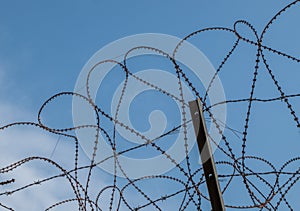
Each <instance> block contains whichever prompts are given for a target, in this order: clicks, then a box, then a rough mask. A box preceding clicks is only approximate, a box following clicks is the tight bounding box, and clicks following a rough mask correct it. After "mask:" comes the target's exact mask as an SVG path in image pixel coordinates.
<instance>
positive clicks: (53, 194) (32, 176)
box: [0, 103, 86, 211]
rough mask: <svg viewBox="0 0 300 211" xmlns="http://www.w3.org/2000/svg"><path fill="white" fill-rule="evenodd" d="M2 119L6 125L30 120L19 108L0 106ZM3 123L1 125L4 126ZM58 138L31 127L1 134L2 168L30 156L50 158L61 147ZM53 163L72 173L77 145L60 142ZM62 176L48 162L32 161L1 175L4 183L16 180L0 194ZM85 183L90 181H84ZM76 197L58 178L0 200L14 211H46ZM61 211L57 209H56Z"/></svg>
mask: <svg viewBox="0 0 300 211" xmlns="http://www.w3.org/2000/svg"><path fill="white" fill-rule="evenodd" d="M0 116H1V119H2V118H4V119H6V120H5V122H6V123H8V122H10V121H12V122H14V121H17V120H18V119H25V118H26V117H30V116H33V115H30V114H29V113H26V112H24V111H22V110H21V109H19V108H18V107H17V106H12V105H9V104H1V103H0ZM3 122H4V121H2V122H1V123H0V125H1V126H3ZM57 140H58V136H54V135H51V134H49V133H47V132H45V131H42V130H41V129H37V128H34V127H30V126H16V127H12V128H8V129H5V130H1V131H0V168H3V167H5V166H7V165H9V164H11V163H13V162H17V161H19V160H22V159H24V158H25V157H30V156H41V157H47V158H49V157H50V156H51V154H52V153H53V149H54V148H55V145H56V143H57ZM51 159H52V160H54V161H56V162H57V163H59V164H60V165H62V166H63V167H64V168H66V169H72V168H73V165H74V144H72V143H70V140H66V139H64V138H60V141H59V142H58V146H57V148H56V151H55V153H53V157H52V158H51ZM60 173H62V172H61V171H59V170H58V169H57V168H55V167H53V166H51V165H49V164H48V163H46V162H41V161H32V162H29V163H26V164H24V165H22V166H20V167H18V168H16V169H14V170H13V171H10V172H7V173H3V174H0V182H3V181H6V180H9V179H12V178H13V179H15V182H14V183H12V184H7V185H4V186H0V192H1V193H2V192H5V191H12V190H14V189H16V188H20V187H22V186H24V185H26V184H30V183H32V182H35V181H38V180H42V179H44V178H47V177H49V176H53V175H57V174H60ZM83 178H84V179H85V178H86V177H83ZM72 197H74V193H73V190H72V188H71V186H70V184H69V183H68V181H67V180H66V179H64V178H58V179H55V180H52V181H49V182H46V183H43V184H41V185H35V186H32V187H30V188H27V189H25V190H22V191H19V192H16V193H14V194H12V195H9V196H6V195H2V196H0V203H3V204H5V205H6V206H9V207H12V208H14V209H15V210H32V211H34V210H44V209H45V208H47V207H48V206H51V205H52V204H54V203H56V202H58V201H61V200H64V199H69V198H72ZM76 205H77V204H76V203H70V204H67V206H61V207H59V210H66V209H67V210H76ZM0 210H2V209H1V208H0ZM56 210H57V209H56Z"/></svg>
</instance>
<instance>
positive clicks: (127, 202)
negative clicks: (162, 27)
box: [0, 0, 300, 210]
mask: <svg viewBox="0 0 300 211" xmlns="http://www.w3.org/2000/svg"><path fill="white" fill-rule="evenodd" d="M298 2H299V1H298V0H297V1H294V2H292V3H290V4H288V5H287V6H285V7H284V8H283V9H281V10H280V11H279V12H278V13H277V14H275V16H273V17H272V18H271V19H270V21H269V22H268V23H267V24H266V26H265V27H264V29H263V30H262V33H261V34H259V33H258V32H257V31H256V29H255V28H254V26H252V25H251V24H250V23H249V22H247V21H245V20H238V21H236V22H235V23H234V26H233V29H231V28H225V27H211V28H205V29H200V30H197V31H195V32H192V33H191V34H189V35H187V36H186V37H185V38H183V39H182V41H181V42H179V43H178V45H177V46H176V47H175V49H174V52H173V53H172V55H169V54H168V53H166V52H164V51H163V50H161V49H158V48H154V47H152V46H137V47H135V48H132V49H130V50H129V51H128V52H126V53H125V54H122V55H120V56H118V57H116V58H120V57H122V56H123V57H124V58H123V61H122V62H119V61H116V60H114V59H116V58H114V59H108V60H104V61H99V62H98V63H96V64H95V65H94V66H93V67H92V68H91V69H90V71H89V72H88V75H87V78H86V84H85V87H84V88H85V89H86V95H83V94H79V93H75V92H61V93H57V94H55V95H53V96H51V97H50V98H49V99H48V100H46V101H45V102H44V103H43V104H42V106H41V108H40V110H39V111H38V119H37V122H16V123H11V124H8V125H5V126H2V127H0V131H4V130H7V129H8V128H11V127H18V126H28V127H34V128H39V129H41V130H44V131H47V132H48V133H51V134H53V135H56V136H58V139H57V142H56V145H55V147H54V150H53V151H52V153H51V155H50V158H46V157H39V156H30V157H26V158H23V159H21V160H19V161H16V162H14V163H11V164H9V165H7V166H3V167H2V166H1V168H0V175H1V174H3V175H4V174H6V173H8V172H13V171H15V170H16V169H18V168H20V167H22V166H24V165H25V164H28V163H31V162H32V161H38V162H40V163H42V164H43V165H44V166H45V167H46V166H50V167H52V168H55V169H58V170H59V171H60V174H56V175H54V176H49V177H48V178H44V179H41V180H38V181H33V182H32V183H28V184H26V185H24V186H21V187H18V188H16V189H10V190H9V191H7V190H6V191H4V192H3V191H2V192H0V196H1V197H3V196H5V197H13V195H14V194H15V193H16V192H20V191H24V190H26V189H28V188H33V187H35V186H37V185H43V184H45V183H47V182H50V181H54V182H55V181H56V180H57V179H58V178H65V179H66V180H67V181H68V183H69V185H70V188H71V190H72V191H73V194H74V198H66V199H63V200H61V201H58V202H56V203H54V204H52V205H50V206H49V207H47V208H45V210H51V209H54V208H55V207H58V206H62V205H66V204H69V203H77V204H78V210H104V209H102V208H101V207H103V203H107V202H108V203H109V204H106V205H105V206H107V207H108V210H123V209H124V207H126V208H127V209H129V210H142V209H144V208H151V209H154V210H163V208H162V207H161V203H162V202H165V201H168V200H170V199H172V198H174V197H177V198H176V199H178V198H180V199H181V200H180V203H179V207H178V209H179V210H186V209H194V210H202V209H203V202H204V201H206V202H209V196H208V195H207V193H206V192H205V191H201V189H203V188H205V178H204V173H203V170H202V167H200V166H199V165H198V166H193V165H192V164H191V162H190V155H189V150H188V138H187V131H188V127H189V126H188V125H191V120H190V119H187V115H186V113H187V112H188V110H189V107H188V102H185V99H184V92H183V83H185V84H187V85H188V87H189V88H190V89H191V91H192V92H193V94H194V96H195V97H197V98H199V99H200V100H201V103H202V105H203V112H204V113H205V114H207V115H208V117H209V118H207V119H206V121H207V122H208V123H210V124H212V125H213V126H214V127H215V128H216V129H217V131H218V133H219V134H220V136H221V138H222V141H221V143H222V144H218V143H217V142H216V141H215V140H214V139H213V138H212V137H211V136H210V139H211V142H212V143H213V144H214V145H215V146H216V147H217V149H218V152H219V153H222V154H223V155H224V156H225V157H226V158H227V159H228V160H219V161H217V162H216V165H217V168H218V169H219V168H220V169H227V171H228V172H231V173H226V174H225V173H222V172H220V173H219V175H218V176H219V178H220V181H221V182H222V185H221V187H222V193H223V194H224V195H225V194H227V192H230V190H231V186H232V185H233V181H234V180H235V179H236V178H239V179H240V180H241V181H242V183H243V185H244V186H243V187H239V189H244V190H245V191H246V192H247V194H248V197H249V199H250V202H247V203H249V204H244V202H241V204H230V203H227V201H226V198H225V206H226V207H227V208H233V209H253V208H257V209H259V210H278V209H279V207H280V206H282V207H283V208H284V209H290V210H293V209H295V208H293V206H292V205H291V202H290V201H289V198H288V197H287V195H288V193H289V192H290V190H291V189H292V187H293V186H295V184H296V183H297V182H298V181H299V179H300V166H299V168H298V169H296V170H295V171H288V170H286V168H287V167H288V166H289V165H291V164H295V163H296V162H297V161H300V157H295V158H291V159H290V160H288V161H287V162H285V163H284V164H283V165H282V166H281V167H280V168H276V166H275V165H273V164H272V163H271V162H270V161H268V160H266V159H265V158H263V157H257V156H253V155H249V154H247V149H248V148H247V147H248V145H249V143H248V129H249V121H250V119H251V117H252V111H253V107H254V106H255V105H254V102H260V103H268V102H277V101H282V102H283V103H284V104H285V105H286V106H287V108H288V110H289V112H290V115H291V117H292V118H293V121H294V122H295V124H296V127H298V128H299V127H300V123H299V119H298V116H297V114H296V111H295V109H294V106H293V105H292V103H291V102H290V99H292V98H297V97H300V93H294V94H286V93H285V91H284V90H283V88H282V85H281V84H279V81H278V79H277V78H276V76H275V74H274V71H273V69H272V68H271V67H270V65H269V63H268V60H267V59H266V57H265V51H267V52H270V53H273V54H276V55H279V56H281V57H285V58H286V59H288V60H291V61H294V62H296V63H299V62H300V59H299V58H296V57H294V56H292V55H288V54H286V53H284V52H282V51H279V50H277V49H273V48H272V47H270V46H266V45H264V42H263V41H264V37H265V34H266V33H267V32H268V30H269V29H270V26H271V25H272V24H273V23H274V22H275V21H276V20H278V19H279V17H280V16H281V15H282V14H284V13H285V12H287V11H288V9H289V8H291V7H293V6H295V5H296V4H297V3H298ZM238 25H244V26H246V27H248V28H249V29H250V30H251V31H252V33H253V34H254V36H255V40H250V39H248V38H246V37H243V36H242V35H241V34H240V33H239V32H238V30H237V26H238ZM208 32H210V33H212V32H219V33H225V32H226V33H229V34H231V35H233V36H234V37H235V38H236V41H235V42H234V43H233V45H232V47H231V49H230V50H229V52H228V53H227V54H226V55H225V57H224V58H223V60H222V61H221V63H220V65H219V66H218V68H217V69H216V72H215V73H214V75H213V77H212V78H211V80H210V82H209V85H208V87H207V89H206V90H205V94H204V95H203V96H201V94H200V91H199V90H197V89H196V88H195V85H194V84H193V83H192V82H191V80H190V78H189V77H188V76H187V74H186V73H185V72H184V70H183V68H182V67H181V66H180V64H179V63H178V62H177V60H176V56H177V53H178V52H180V49H181V46H182V45H183V44H184V42H185V41H188V40H189V39H190V38H191V37H195V36H197V35H198V34H202V33H208ZM242 42H244V43H247V44H249V45H251V46H255V47H256V56H255V57H256V58H255V61H253V62H255V65H254V67H253V76H252V84H251V89H250V93H249V96H248V97H245V98H239V99H229V100H226V101H224V102H218V103H215V104H212V105H209V104H208V102H207V97H208V96H209V93H210V89H211V87H212V85H213V83H214V82H215V80H216V78H217V76H218V75H219V73H220V72H221V71H222V70H223V69H224V67H225V66H226V64H227V62H228V61H229V60H230V59H234V54H235V52H236V49H237V47H238V46H239V44H240V43H242ZM138 50H146V51H149V52H153V53H155V54H158V55H160V56H162V57H164V58H165V59H167V60H168V61H169V62H170V64H171V65H173V67H174V69H173V74H174V75H176V77H177V79H178V91H179V97H178V96H176V95H174V93H169V92H168V91H166V90H164V89H163V88H161V87H159V86H157V85H156V84H154V83H151V82H149V81H147V80H145V79H143V78H142V77H140V76H137V75H136V74H135V73H133V72H132V71H131V69H133V68H131V67H129V65H128V63H127V60H128V58H129V54H130V53H134V51H138ZM106 63H111V64H115V65H117V66H118V67H119V69H120V73H121V74H122V75H123V76H124V82H123V86H122V90H121V95H120V97H119V99H118V103H117V107H116V111H115V114H114V116H111V115H110V114H108V113H106V112H105V111H104V110H103V108H101V107H99V106H98V105H97V104H96V102H95V101H94V100H93V98H92V97H91V93H90V92H91V91H90V80H92V79H93V73H94V71H96V70H97V68H98V67H100V66H101V65H104V64H106ZM260 66H264V67H265V68H266V70H267V72H268V74H269V76H270V78H271V79H272V81H273V83H274V85H275V87H276V90H277V92H278V97H273V98H265V99H262V98H256V97H254V94H255V90H256V85H257V75H258V73H259V70H260ZM129 77H130V78H131V79H134V80H136V83H141V84H143V85H145V86H147V87H150V88H151V89H154V90H156V91H158V92H159V93H161V94H162V95H165V96H167V97H169V98H171V99H173V100H175V101H177V102H178V103H179V104H180V109H181V110H180V112H181V116H182V119H181V120H182V121H181V124H180V125H178V126H174V127H173V128H172V129H170V130H168V131H166V132H165V133H164V134H161V135H158V136H157V137H156V138H153V139H149V138H148V137H145V136H144V135H143V134H141V133H140V132H138V131H136V130H135V129H134V128H130V127H129V126H128V125H126V124H125V123H123V122H121V120H120V119H119V114H120V108H121V106H122V104H123V103H124V102H123V101H124V96H125V93H126V92H127V86H128V80H129ZM66 96H71V97H74V98H78V99H80V100H82V101H84V102H86V103H88V104H89V106H90V108H91V109H92V110H93V111H94V113H95V123H94V124H89V125H78V126H75V127H70V128H51V127H49V126H47V125H46V124H44V123H43V122H42V118H41V115H42V113H43V112H44V109H45V108H46V107H47V106H49V104H50V102H52V101H55V100H57V98H61V97H66ZM241 102H245V103H247V112H246V114H245V120H244V124H243V131H238V130H235V129H233V128H231V127H229V126H228V125H226V123H224V122H221V121H220V120H218V119H216V118H215V116H214V114H213V112H212V108H213V107H216V106H219V105H222V104H235V103H241ZM102 119H106V120H108V121H109V122H111V123H112V125H113V131H112V134H110V133H109V132H108V131H110V129H109V128H105V126H104V125H102ZM118 127H122V128H123V129H125V130H126V131H127V132H129V133H132V134H133V135H134V136H136V137H137V138H139V139H140V140H143V143H142V144H137V145H136V146H134V147H129V148H125V149H122V148H121V147H120V146H119V144H118V142H117V140H118V136H117V128H118ZM86 128H91V129H94V130H95V139H94V140H90V141H92V142H93V151H92V152H91V153H92V156H91V159H90V164H89V165H82V166H79V162H78V161H79V142H78V137H77V136H76V135H71V133H72V132H76V131H79V130H83V129H86ZM222 128H225V129H227V130H229V131H231V132H232V133H233V134H234V135H235V136H236V137H237V138H238V139H241V143H242V145H241V151H240V155H241V156H238V152H234V150H233V147H232V143H230V142H229V141H228V140H229V139H230V138H228V136H226V135H225V134H224V132H222ZM179 131H180V132H181V131H182V132H183V140H182V143H183V147H184V149H185V160H184V162H182V163H178V162H177V161H176V160H175V158H173V157H172V156H171V155H170V154H169V153H168V151H166V150H165V149H163V147H162V146H161V145H160V144H159V143H158V141H159V140H160V141H161V142H162V143H166V142H169V140H167V139H164V138H165V137H167V136H168V137H171V138H170V139H172V137H173V135H176V134H177V133H178V132H179ZM100 135H101V136H102V135H103V136H104V137H105V140H106V141H107V142H108V143H109V146H110V147H111V150H112V152H113V155H111V156H108V157H106V158H104V159H102V160H100V161H98V160H96V156H97V152H98V148H99V147H101V145H99V136H100ZM240 136H241V137H240ZM61 137H66V139H68V140H73V142H74V155H75V156H74V168H72V169H66V168H64V167H63V166H61V165H60V164H59V163H57V162H55V161H54V160H52V156H53V154H54V151H55V150H56V147H57V144H58V142H59V140H60V138H61ZM147 148H151V149H152V150H153V149H154V150H155V151H157V152H158V153H160V154H162V155H163V156H164V157H165V158H166V159H168V160H169V161H170V162H171V163H172V164H173V165H174V168H175V169H176V170H177V173H178V175H176V174H174V175H168V174H164V175H155V174H153V175H148V176H144V177H141V178H136V179H132V178H130V177H129V176H128V173H127V172H126V170H125V169H124V167H123V166H122V164H121V162H120V160H119V156H120V155H124V154H126V153H129V152H135V151H137V150H140V149H144V150H147ZM109 160H113V169H114V171H113V175H112V179H113V182H112V183H111V184H108V185H107V186H103V187H99V191H98V194H96V196H95V195H94V194H91V191H90V186H91V185H93V184H92V179H91V178H92V175H93V172H94V170H95V168H96V167H97V166H98V165H100V164H102V163H105V162H107V161H109ZM248 161H256V162H260V163H262V164H264V165H265V166H266V167H268V168H269V170H267V169H266V168H265V170H261V171H257V170H254V169H252V168H251V167H250V166H248V165H247V162H248ZM84 170H86V171H87V175H86V180H85V181H82V179H79V176H78V174H79V172H81V171H84ZM118 171H119V173H121V174H122V176H123V177H124V178H125V180H126V182H125V184H122V183H120V184H119V183H118V180H119V177H118V176H117V175H118ZM172 172H173V171H172ZM266 175H271V176H274V178H275V179H274V181H271V180H270V181H269V180H267V179H266V178H265V177H264V176H266ZM282 177H287V178H288V179H287V180H286V181H285V182H284V183H282V184H281V178H282ZM251 178H255V179H256V180H253V179H251ZM155 180H159V181H163V182H160V184H161V185H163V184H164V182H167V181H169V182H173V183H174V184H175V183H176V184H178V185H180V186H181V188H178V187H177V186H176V188H174V190H173V189H172V190H169V192H168V193H164V190H162V193H161V195H160V196H159V197H157V196H156V195H152V194H149V193H147V192H148V190H147V189H144V188H142V185H141V183H142V182H144V183H148V184H150V183H151V182H152V181H155ZM15 181H16V180H15V179H10V180H5V181H2V182H0V188H1V187H4V186H5V187H6V188H7V187H9V185H11V184H13V183H15ZM255 181H259V183H258V182H255ZM223 183H224V184H223ZM261 184H264V185H265V187H266V188H261V187H260V186H261ZM129 189H130V190H131V191H134V193H135V194H136V195H139V196H140V197H141V198H143V200H144V201H141V202H140V204H139V205H135V203H132V202H134V199H132V198H131V197H128V195H126V191H128V190H129ZM266 190H268V191H266ZM107 191H110V196H109V199H108V200H107V199H106V200H103V199H102V196H103V197H104V193H105V192H107ZM101 199H102V200H103V201H102V200H101ZM0 206H1V207H2V208H3V209H6V210H13V208H11V207H9V206H6V205H5V198H3V201H2V202H0Z"/></svg>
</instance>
